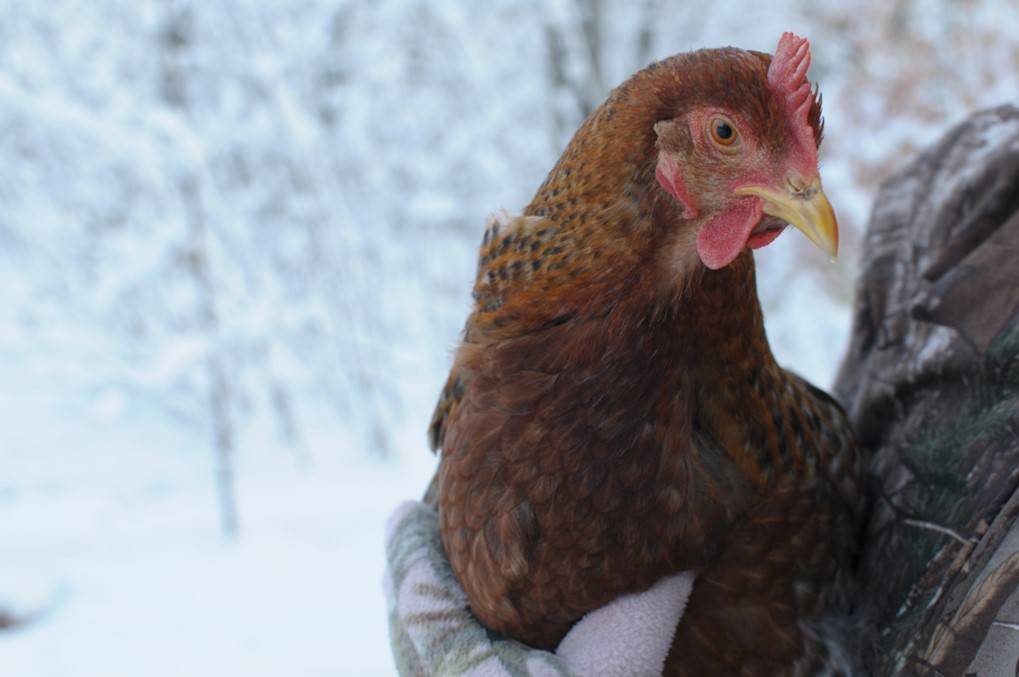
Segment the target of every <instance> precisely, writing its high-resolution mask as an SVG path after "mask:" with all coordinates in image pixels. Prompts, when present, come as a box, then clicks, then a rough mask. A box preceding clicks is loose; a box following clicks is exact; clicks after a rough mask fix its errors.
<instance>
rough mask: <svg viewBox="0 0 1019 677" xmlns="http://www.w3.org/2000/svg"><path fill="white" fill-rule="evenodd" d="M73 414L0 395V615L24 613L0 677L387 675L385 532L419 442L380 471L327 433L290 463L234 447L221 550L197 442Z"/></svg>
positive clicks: (266, 450)
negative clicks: (226, 536)
mask: <svg viewBox="0 0 1019 677" xmlns="http://www.w3.org/2000/svg"><path fill="white" fill-rule="evenodd" d="M0 377H2V382H3V383H4V384H5V385H10V384H11V383H12V381H11V380H9V379H10V378H11V377H15V378H18V379H19V381H16V382H20V383H22V384H26V385H27V384H29V383H32V382H38V381H39V379H40V378H41V377H42V375H40V374H37V373H31V372H29V371H27V370H23V369H21V368H20V367H18V366H12V365H10V364H4V365H3V367H2V368H0ZM51 387H52V386H51ZM80 409H81V407H79V406H77V403H74V402H68V401H59V400H58V399H56V398H50V397H47V396H46V395H45V394H44V393H38V392H37V393H34V394H33V393H26V392H25V391H23V390H22V391H16V390H15V389H14V388H10V387H8V388H5V389H3V390H0V411H2V412H3V418H4V425H3V427H2V429H0V449H2V450H3V472H2V474H0V606H6V607H7V611H8V612H13V613H14V614H15V615H24V616H26V617H27V620H26V623H25V625H24V626H22V627H20V628H18V629H15V630H13V631H8V632H0V666H2V669H0V674H3V675H4V676H5V677H44V676H45V677H78V676H82V677H84V676H91V677H119V676H123V677H128V676H135V675H145V676H146V677H161V676H165V677H180V676H181V675H189V676H190V675H218V676H221V675H245V676H247V675H252V676H254V675H265V676H282V675H300V676H305V675H308V676H310V675H386V674H390V673H391V672H392V667H391V666H392V663H391V658H390V654H389V648H388V644H387V640H386V615H385V608H384V603H383V596H382V588H381V579H382V571H383V547H382V538H383V527H384V525H385V521H386V518H387V516H388V513H389V511H390V510H391V509H392V507H393V506H395V505H397V504H399V503H400V502H401V501H403V500H406V499H408V498H411V497H416V496H419V495H420V494H421V492H422V490H423V487H424V486H425V484H426V483H427V480H428V478H429V476H430V473H431V472H432V470H433V465H434V458H433V457H432V456H431V455H430V454H428V453H426V452H425V451H424V445H423V441H422V437H423V436H422V435H420V434H418V435H415V436H414V437H415V438H416V439H414V440H409V439H407V440H404V441H403V442H404V446H405V447H406V448H408V449H411V448H416V451H417V453H414V454H409V453H408V454H407V455H406V457H401V458H399V459H392V460H388V461H387V460H379V459H373V458H371V457H368V456H366V455H364V454H353V453H350V452H349V451H348V452H346V453H344V452H343V451H342V450H337V449H330V442H329V439H328V437H329V436H328V433H327V432H325V433H324V435H323V438H321V439H316V440H313V441H312V442H311V443H310V444H309V448H308V449H306V450H305V453H306V456H305V457H303V458H302V459H295V458H294V457H293V456H288V455H285V454H280V453H279V451H278V450H274V449H272V445H266V446H265V447H263V448H259V445H257V444H253V445H248V446H245V455H244V457H243V458H242V459H240V468H239V478H238V488H239V504H240V506H241V518H242V530H243V531H242V537H241V538H240V539H239V540H238V541H235V542H226V541H224V540H223V538H222V537H221V536H220V533H219V524H218V519H217V514H216V510H215V505H216V503H215V501H216V497H215V494H214V491H213V485H212V481H211V479H212V470H211V463H210V455H209V454H208V452H207V447H206V445H205V444H203V440H201V439H197V438H196V436H195V435H194V434H193V433H189V432H187V431H183V430H180V429H176V428H174V427H172V426H169V425H167V424H166V423H165V422H164V421H160V420H158V419H157V420H152V419H141V420H134V421H127V422H125V421H123V420H120V419H115V420H110V421H107V422H106V423H105V424H103V423H102V416H101V415H98V416H97V415H95V413H94V412H93V414H92V415H83V414H82V412H81V411H80ZM329 428H330V426H329V425H328V424H327V423H326V424H325V425H322V426H320V427H319V429H320V430H323V431H328V430H329ZM270 437H271V434H270ZM309 457H310V458H309Z"/></svg>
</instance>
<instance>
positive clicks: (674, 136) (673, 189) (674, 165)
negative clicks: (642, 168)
mask: <svg viewBox="0 0 1019 677" xmlns="http://www.w3.org/2000/svg"><path fill="white" fill-rule="evenodd" d="M654 130H655V135H656V136H657V137H658V144H657V147H658V166H657V167H655V178H656V179H658V183H660V184H661V185H662V188H664V189H665V192H666V193H668V194H669V195H671V196H672V197H674V198H676V202H678V203H679V204H680V206H682V208H683V218H686V219H695V218H697V204H696V203H695V202H694V201H693V199H692V198H691V197H690V193H689V192H687V190H686V186H685V185H684V183H683V168H682V167H681V166H680V164H679V162H677V161H676V156H675V155H674V154H673V152H671V151H670V150H667V149H677V148H684V147H689V145H690V138H689V132H688V130H686V128H685V126H681V125H680V124H678V123H677V122H676V121H674V120H659V121H658V122H656V123H655V127H654Z"/></svg>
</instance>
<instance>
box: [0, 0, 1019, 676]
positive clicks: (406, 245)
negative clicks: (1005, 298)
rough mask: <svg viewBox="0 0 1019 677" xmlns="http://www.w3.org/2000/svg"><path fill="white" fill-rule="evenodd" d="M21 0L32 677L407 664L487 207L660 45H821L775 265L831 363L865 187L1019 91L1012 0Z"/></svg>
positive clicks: (820, 367)
mask: <svg viewBox="0 0 1019 677" xmlns="http://www.w3.org/2000/svg"><path fill="white" fill-rule="evenodd" d="M0 7H2V9H0V293H2V297H0V298H2V302H0V666H2V667H0V671H2V672H3V674H4V675H11V676H15V677H22V676H24V677H34V676H36V675H40V676H41V675H46V676H50V675H53V676H57V675H59V676H66V675H74V676H77V675H89V676H92V675H95V676H103V677H109V676H120V675H125V676H126V675H132V676H133V675H146V676H149V677H155V676H163V675H166V676H171V675H173V676H177V675H191V676H195V677H200V676H203V675H217V676H222V675H245V676H247V677H252V676H257V675H338V674H352V675H375V674H381V675H384V674H390V673H391V672H392V667H391V662H390V656H389V650H388V644H387V639H386V637H387V634H386V633H387V630H386V616H385V608H384V601H383V595H382V589H381V579H382V570H383V545H382V539H383V529H384V524H385V520H386V517H387V515H388V514H389V512H390V511H391V510H392V509H393V508H394V507H395V505H397V504H398V503H399V502H400V501H402V500H404V499H409V498H416V497H418V496H420V494H421V492H422V490H423V489H424V487H425V485H426V483H427V481H428V479H429V477H430V474H431V472H432V470H433V468H434V463H435V459H434V457H433V456H432V455H431V454H429V453H428V451H427V446H426V443H425V435H424V431H425V427H426V425H427V421H428V418H429V416H430V414H431V409H432V405H433V404H434V399H435V397H436V396H437V394H438V391H439V388H440V387H441V385H442V383H443V381H444V379H445V375H446V371H447V369H448V367H449V364H450V360H451V355H452V350H453V347H454V345H455V343H456V340H457V335H458V331H459V329H460V328H461V327H462V323H463V320H464V318H465V316H466V313H467V310H468V304H469V299H470V296H469V292H470V286H471V284H472V281H473V270H474V263H475V258H474V257H475V251H476V247H477V246H478V244H479V242H480V237H481V229H482V223H483V220H484V217H485V215H486V214H487V213H488V212H490V211H492V210H494V209H496V208H500V207H505V208H507V209H510V210H511V211H513V210H519V209H520V208H522V207H523V205H524V204H526V203H527V202H528V200H529V198H530V196H531V194H532V193H533V191H534V190H535V188H536V187H537V186H538V185H539V184H540V183H541V181H542V179H543V178H544V176H545V173H546V172H547V171H548V170H549V169H550V168H551V166H552V164H553V163H554V161H555V159H556V158H557V157H558V155H559V153H560V151H561V150H562V148H563V147H564V145H565V144H566V142H567V141H568V140H569V138H570V135H571V134H572V131H573V130H574V129H575V128H576V126H577V125H578V123H579V122H580V121H581V120H582V119H583V117H584V115H586V114H587V113H588V112H589V111H590V110H591V109H592V108H593V107H594V106H596V105H598V103H600V101H601V100H602V99H603V98H604V96H605V94H606V93H607V91H608V90H609V89H610V88H611V87H612V86H614V85H615V84H617V83H619V82H620V81H622V80H623V79H625V78H626V77H627V76H628V75H630V74H631V73H632V72H634V71H635V70H637V69H639V68H641V67H642V66H644V65H646V64H647V63H649V62H650V61H652V60H655V59H658V58H661V57H664V56H667V55H669V54H672V53H675V52H680V51H686V50H690V49H694V48H698V47H709V46H710V47H713V46H723V45H736V46H740V47H745V48H752V49H758V50H762V51H768V52H770V51H772V50H773V48H774V45H775V44H776V42H777V40H778V37H779V35H780V34H781V33H782V31H784V30H793V31H796V32H797V33H799V34H801V35H805V36H807V37H809V38H810V39H811V42H812V44H813V54H814V61H813V67H812V69H811V73H810V76H811V79H812V80H814V81H815V82H818V83H820V85H821V88H822V91H823V93H824V104H825V118H826V142H825V145H824V148H823V153H822V175H823V177H824V180H825V185H826V189H827V192H828V194H829V196H830V198H831V201H832V203H833V204H834V205H835V208H836V211H837V212H838V215H839V219H840V222H841V227H842V233H843V236H842V241H843V253H842V255H841V256H840V258H839V260H838V261H837V262H836V263H834V264H831V263H829V262H827V261H825V260H824V258H823V257H822V256H820V255H819V254H818V253H817V252H816V250H813V249H812V247H811V246H810V245H809V243H807V242H806V240H805V239H804V238H802V237H800V236H799V235H798V234H796V233H790V234H787V235H785V236H784V237H783V238H781V240H780V241H779V242H778V243H776V244H775V245H774V246H772V247H769V248H767V249H765V250H762V251H761V252H760V253H759V255H758V261H759V271H760V272H759V275H760V278H761V281H760V287H761V294H762V297H763V301H764V306H765V313H766V318H767V323H768V332H769V335H770V337H771V341H772V345H773V348H774V350H775V352H776V353H777V354H778V356H779V358H780V360H781V361H783V362H784V363H785V364H787V365H789V366H791V367H793V368H794V369H796V370H798V371H800V372H801V373H803V374H805V375H806V376H808V377H809V378H811V379H812V380H814V381H815V382H817V383H819V384H820V385H827V384H828V383H829V382H830V380H831V378H832V377H833V374H834V371H835V368H836V366H837V363H838V360H839V358H840V355H841V352H842V350H843V348H844V344H845V339H846V336H847V333H848V328H849V323H850V303H851V299H852V289H853V279H854V263H855V261H856V259H857V253H858V249H859V245H860V241H861V237H862V228H863V226H864V225H865V222H866V219H867V213H868V208H869V204H870V200H871V198H872V196H873V194H874V191H875V188H876V186H877V185H878V183H879V182H880V181H881V180H882V179H883V178H884V177H886V176H888V175H889V174H890V173H892V172H894V171H895V169H896V168H897V167H898V166H900V165H901V164H902V163H904V162H905V161H907V160H909V159H910V158H912V157H913V156H914V155H915V153H916V152H917V151H918V149H920V148H922V147H923V146H924V145H926V144H928V143H930V142H931V141H932V140H934V139H935V138H936V137H937V136H938V135H939V134H940V133H941V132H942V131H944V130H945V129H946V128H947V127H948V126H949V125H951V124H953V123H955V122H957V121H959V120H961V119H962V118H964V117H965V116H966V115H967V114H968V113H969V112H971V111H973V110H975V109H978V108H982V107H987V106H991V105H995V104H999V103H1004V102H1013V103H1014V102H1016V101H1017V100H1019V75H1017V73H1019V5H1017V4H1016V3H1015V2H1014V0H953V1H949V0H929V1H922V0H894V1H889V0H873V1H867V2H854V3H844V2H842V1H841V0H803V1H799V2H797V1H790V2H783V3H773V2H765V1H762V0H756V1H754V2H739V3H736V2H733V3H714V4H712V5H710V6H708V5H705V4H704V3H700V2H679V1H667V0H645V1H643V2H632V3H610V2H608V1H607V0H556V1H555V2H538V1H536V0H535V1H526V2H519V1H509V0H492V1H490V2H487V3H473V2H468V1H467V0H464V1H463V2H448V1H447V2H436V1H431V2H426V1H423V0H379V1H376V2H367V1H362V2H354V1H349V0H347V1H344V0H285V1H284V0H259V1H257V2H256V1H253V0H245V1H241V0H234V1H228V0H222V1H221V2H199V1H198V0H165V1H158V2H157V1H154V0H131V1H130V2H128V1H123V0H93V1H91V2H87V3H86V2H80V1H75V0H51V1H50V2H45V3H41V2H40V3H26V2H18V1H16V0H3V1H2V2H0ZM932 189H936V187H932Z"/></svg>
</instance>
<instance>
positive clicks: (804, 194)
mask: <svg viewBox="0 0 1019 677" xmlns="http://www.w3.org/2000/svg"><path fill="white" fill-rule="evenodd" d="M786 185H787V186H788V190H785V191H779V190H774V189H772V188H766V187H764V186H747V187H745V188H737V189H736V194H737V195H753V196H755V197H759V198H761V199H762V200H764V213H765V214H770V215H771V216H774V217H776V218H779V219H782V220H783V221H785V222H786V223H788V224H789V225H791V226H795V227H796V228H797V229H798V230H799V231H800V232H802V233H803V234H804V235H806V236H807V239H808V240H810V241H811V242H813V243H814V244H816V245H817V246H818V247H820V248H821V251H823V252H824V253H825V254H827V255H828V257H829V258H832V259H834V258H835V257H836V256H837V255H838V253H839V224H838V222H837V221H836V220H835V212H834V211H832V208H831V204H830V203H829V202H828V198H827V197H826V196H825V194H824V191H823V190H821V179H819V178H815V179H814V180H813V181H811V182H810V183H808V184H807V185H806V186H803V187H800V186H798V185H796V182H794V181H788V182H787V184H786Z"/></svg>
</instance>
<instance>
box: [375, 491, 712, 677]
mask: <svg viewBox="0 0 1019 677" xmlns="http://www.w3.org/2000/svg"><path fill="white" fill-rule="evenodd" d="M386 557H387V570H386V576H385V581H384V588H385V592H386V599H387V602H388V605H389V631H390V644H391V646H392V650H393V656H394V658H395V661H396V667H397V670H398V671H399V673H400V674H401V675H442V676H453V675H464V676H466V677H522V676H525V675H534V676H535V677H544V676H549V677H555V676H567V675H569V676H572V675H592V674H597V675H607V676H612V675H635V676H640V675H648V676H650V675H660V674H661V672H662V667H663V666H664V664H665V657H666V655H667V654H668V651H669V647H670V645H671V644H672V637H673V635H674V634H675V630H676V625H677V624H678V622H679V619H680V617H681V616H682V612H683V608H684V606H685V605H686V601H687V598H688V597H689V595H690V591H691V590H692V589H693V580H694V577H693V574H691V573H681V574H676V575H674V576H670V577H668V578H665V579H663V580H662V581H659V582H658V583H657V584H656V585H654V586H652V587H651V588H650V589H649V590H646V591H644V592H642V593H638V594H632V595H624V596H622V597H620V598H619V599H616V600H615V601H613V602H611V603H610V604H608V605H607V606H605V607H603V608H601V609H597V610H595V611H592V612H591V613H589V614H588V615H587V616H585V617H584V618H582V619H581V620H580V621H579V622H578V623H577V624H576V625H575V626H574V627H573V628H572V629H571V630H570V632H569V634H567V635H566V637H565V638H564V639H563V641H562V643H561V644H560V645H559V648H558V650H557V651H556V653H550V652H547V651H540V650H536V649H532V648H530V647H527V646H524V645H523V644H520V643H518V642H515V641H513V640H510V639H506V638H504V637H502V636H500V635H498V634H497V633H494V632H491V631H489V630H487V629H486V628H485V627H484V626H482V625H481V623H479V622H478V621H477V619H475V618H474V617H473V615H471V612H470V608H469V604H468V601H467V596H466V595H465V594H464V592H463V590H462V589H461V588H460V586H459V584H458V583H457V582H456V579H455V577H454V576H453V572H452V570H451V569H450V566H449V563H448V562H447V561H446V556H445V553H444V552H443V549H442V541H441V539H440V537H439V519H438V515H437V514H436V512H435V510H434V509H432V508H430V507H429V506H427V505H425V504H424V503H420V502H417V501H409V502H407V503H404V504H403V505H401V506H400V507H399V508H397V509H396V511H395V512H394V513H393V515H392V517H391V518H390V521H389V525H388V527H387V529H386Z"/></svg>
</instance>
